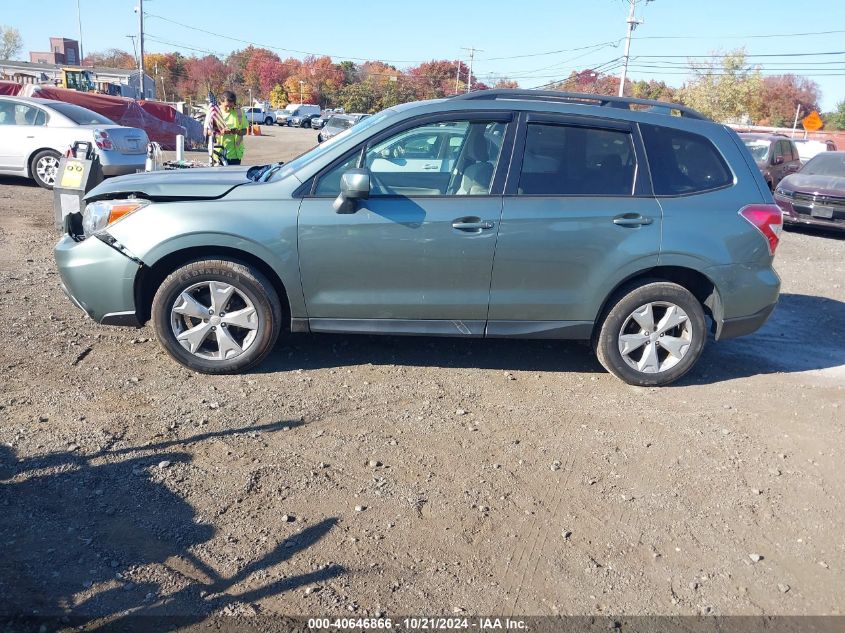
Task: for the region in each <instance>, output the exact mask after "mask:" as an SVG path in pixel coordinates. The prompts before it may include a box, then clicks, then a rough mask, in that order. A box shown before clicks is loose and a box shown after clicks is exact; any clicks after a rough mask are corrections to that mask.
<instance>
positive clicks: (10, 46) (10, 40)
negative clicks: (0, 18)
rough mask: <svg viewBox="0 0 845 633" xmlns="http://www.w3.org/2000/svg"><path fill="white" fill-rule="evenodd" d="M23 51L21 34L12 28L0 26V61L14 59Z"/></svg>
mask: <svg viewBox="0 0 845 633" xmlns="http://www.w3.org/2000/svg"><path fill="white" fill-rule="evenodd" d="M22 49H23V39H22V38H21V33H20V31H18V30H17V29H16V28H15V27H13V26H3V25H2V24H0V59H14V58H15V57H17V56H18V55H19V54H20V52H21V50H22Z"/></svg>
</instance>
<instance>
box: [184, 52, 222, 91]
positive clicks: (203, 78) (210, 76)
mask: <svg viewBox="0 0 845 633" xmlns="http://www.w3.org/2000/svg"><path fill="white" fill-rule="evenodd" d="M184 67H185V75H184V77H183V78H182V79H181V81H180V82H179V84H178V88H179V91H180V93H181V94H182V95H183V96H184V97H186V98H190V99H194V100H197V101H203V100H204V99H205V98H206V95H207V94H208V93H209V92H213V93H215V94H218V93H219V92H221V91H222V90H223V89H224V88H226V87H228V86H229V83H228V80H229V78H230V76H231V69H230V68H229V67H228V66H227V65H226V64H224V63H223V61H222V60H220V58H219V57H217V56H216V55H206V56H205V57H188V58H186V59H185V61H184Z"/></svg>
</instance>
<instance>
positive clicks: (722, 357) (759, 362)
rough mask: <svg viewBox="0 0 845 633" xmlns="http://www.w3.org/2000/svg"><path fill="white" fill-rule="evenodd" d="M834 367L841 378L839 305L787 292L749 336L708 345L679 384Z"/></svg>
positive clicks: (844, 363)
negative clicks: (764, 321) (838, 369)
mask: <svg viewBox="0 0 845 633" xmlns="http://www.w3.org/2000/svg"><path fill="white" fill-rule="evenodd" d="M835 368H842V372H843V375H845V303H842V302H841V301H837V300H835V299H828V298H826V297H814V296H810V295H799V294H788V293H787V294H781V296H780V299H779V301H778V305H777V307H776V308H775V311H774V312H773V313H772V315H771V316H770V317H769V320H768V321H766V323H765V324H764V325H763V327H761V328H760V329H759V330H757V331H756V332H755V333H754V334H750V335H748V336H744V337H741V338H736V339H730V340H727V341H720V342H718V343H716V344H712V345H708V346H707V347H706V348H705V350H704V354H703V356H702V358H701V360H700V361H699V363H698V366H697V367H696V368H695V369H693V370H692V372H690V374H689V375H688V376H687V377H685V378H684V379H683V380H682V381H681V383H679V384H707V383H712V382H721V381H724V380H733V379H735V378H744V377H747V376H754V375H757V374H776V373H784V374H791V373H798V372H803V371H812V370H820V369H835Z"/></svg>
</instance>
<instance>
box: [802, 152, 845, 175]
mask: <svg viewBox="0 0 845 633" xmlns="http://www.w3.org/2000/svg"><path fill="white" fill-rule="evenodd" d="M801 173H802V174H804V175H805V176H836V177H838V178H845V153H843V154H840V153H838V152H837V153H836V154H832V153H824V154H819V155H818V156H816V157H815V158H813V159H812V160H810V161H809V162H808V163H807V164H806V165H804V168H803V169H802V170H801Z"/></svg>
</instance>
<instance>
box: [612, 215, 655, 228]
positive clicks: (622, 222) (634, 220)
mask: <svg viewBox="0 0 845 633" xmlns="http://www.w3.org/2000/svg"><path fill="white" fill-rule="evenodd" d="M652 222H654V220H652V219H651V218H647V217H645V216H642V215H640V214H639V213H626V214H624V215H617V216H616V217H615V218H613V223H614V224H615V225H616V226H643V225H646V224H651V223H652Z"/></svg>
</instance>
